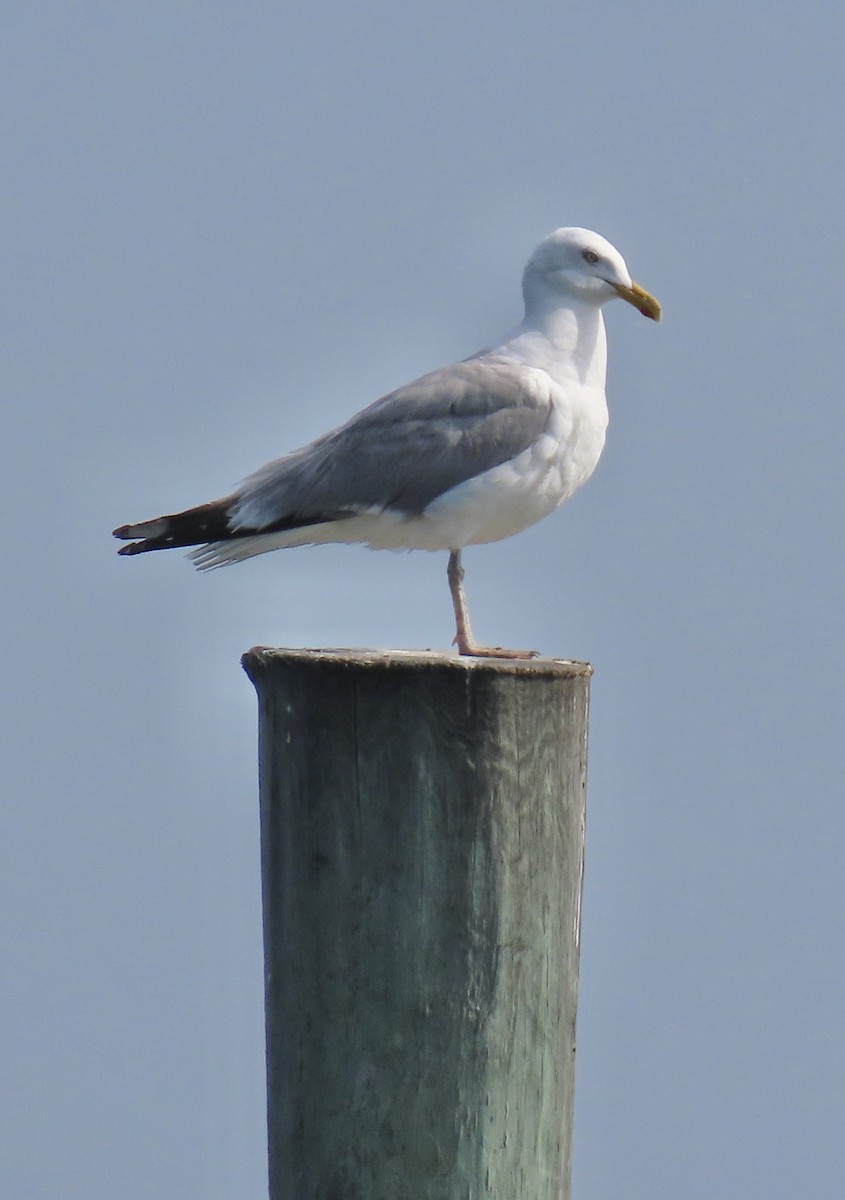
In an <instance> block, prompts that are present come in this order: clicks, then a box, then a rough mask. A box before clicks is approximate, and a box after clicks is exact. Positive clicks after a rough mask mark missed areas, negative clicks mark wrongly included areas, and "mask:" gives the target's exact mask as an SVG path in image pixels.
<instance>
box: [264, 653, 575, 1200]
mask: <svg viewBox="0 0 845 1200" xmlns="http://www.w3.org/2000/svg"><path fill="white" fill-rule="evenodd" d="M243 661H244V667H245V669H246V671H247V674H248V675H249V677H250V679H251V680H252V682H253V683H254V684H255V686H256V689H257V691H258V696H259V710H260V734H259V741H260V803H261V864H262V879H263V898H264V945H265V988H266V991H265V995H266V1024H267V1078H268V1128H269V1159H270V1197H271V1200H481V1198H482V1197H495V1198H496V1200H568V1197H569V1194H570V1193H569V1176H570V1149H571V1136H572V1101H573V1079H574V1051H575V1008H576V999H577V987H578V945H579V920H580V904H581V887H582V877H583V854H584V816H585V779H586V745H587V709H588V697H589V677H590V673H591V671H590V668H589V667H588V666H587V665H586V664H583V663H570V662H559V661H552V660H536V659H535V660H533V661H529V662H509V661H506V660H496V659H472V658H458V657H453V656H446V655H441V654H434V653H402V652H385V653H381V652H370V651H345V650H343V651H317V650H315V651H309V650H271V649H261V648H257V649H254V650H251V651H249V653H248V654H246V655H245V656H244V660H243Z"/></svg>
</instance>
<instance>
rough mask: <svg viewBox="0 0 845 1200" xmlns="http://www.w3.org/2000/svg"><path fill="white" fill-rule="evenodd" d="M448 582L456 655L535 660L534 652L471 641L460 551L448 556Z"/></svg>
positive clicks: (535, 652)
mask: <svg viewBox="0 0 845 1200" xmlns="http://www.w3.org/2000/svg"><path fill="white" fill-rule="evenodd" d="M446 576H447V578H448V580H449V591H450V592H451V594H452V607H453V608H454V610H455V625H456V628H457V632H456V634H455V638H454V641H453V642H452V645H453V646H457V647H458V654H466V655H467V656H469V657H471V658H536V657H537V651H536V650H505V649H504V648H503V647H502V646H479V645H478V644H477V643H476V642H475V641H473V637H472V630H471V629H470V626H469V611H468V609H467V602H466V596H465V595H464V589H463V582H464V569H463V567H462V566H461V552H460V550H453V551H452V553H451V554H450V555H449V566H448V568H447V571H446Z"/></svg>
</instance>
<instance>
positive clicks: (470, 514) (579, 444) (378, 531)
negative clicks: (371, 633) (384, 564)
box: [352, 404, 607, 550]
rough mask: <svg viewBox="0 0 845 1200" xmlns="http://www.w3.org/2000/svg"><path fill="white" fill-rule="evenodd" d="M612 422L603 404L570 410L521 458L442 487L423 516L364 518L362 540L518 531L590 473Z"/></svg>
mask: <svg viewBox="0 0 845 1200" xmlns="http://www.w3.org/2000/svg"><path fill="white" fill-rule="evenodd" d="M564 424H565V426H566V428H562V426H563V425H564ZM606 428H607V409H606V408H605V407H604V405H603V404H602V405H601V407H600V409H599V410H598V412H589V413H585V414H583V416H582V417H580V418H579V419H573V418H572V416H571V414H567V416H566V419H565V422H564V419H563V418H561V419H560V420H559V421H557V422H550V426H549V429H548V431H547V432H546V433H544V434H543V436H542V437H541V438H540V439H539V440H538V441H537V442H535V443H534V444H533V445H532V446H530V447H529V448H528V449H527V450H525V451H523V453H522V454H520V455H518V457H517V458H514V459H511V461H510V462H506V463H502V464H501V465H500V466H498V467H494V468H493V469H492V470H490V471H485V472H484V473H483V474H482V475H476V476H475V477H474V478H473V479H468V480H467V481H466V483H461V484H458V486H457V487H454V488H451V489H450V490H449V491H448V492H444V494H443V495H442V496H438V497H437V499H435V500H432V502H431V503H430V504H429V505H428V507H427V508H426V509H425V510H424V511H423V513H422V514H421V515H420V516H419V517H414V518H407V517H406V518H402V517H399V516H398V515H396V517H395V518H394V519H393V520H389V519H386V518H388V516H389V514H387V513H381V514H379V515H378V516H377V517H376V516H375V514H374V515H373V516H372V517H370V516H369V514H368V515H367V517H362V518H360V520H362V521H372V522H373V525H372V526H371V528H370V530H369V531H368V536H366V537H364V538H361V540H362V541H366V542H367V544H368V545H370V546H372V547H373V548H379V549H388V548H391V547H393V548H396V549H399V548H402V547H405V548H408V549H414V550H452V549H458V548H460V547H461V546H470V545H473V544H476V543H479V542H497V541H499V540H500V539H502V538H506V537H511V536H512V535H513V534H515V533H520V532H521V531H522V530H523V529H527V528H528V527H529V526H530V525H534V524H535V523H536V522H537V521H540V520H542V518H543V517H546V516H548V515H549V513H551V512H554V510H555V509H556V508H558V507H559V506H560V505H561V504H563V502H564V501H565V500H568V499H569V497H570V496H571V495H572V493H573V492H574V491H576V489H577V488H579V487H580V486H581V484H582V483H585V482H586V480H587V479H589V477H590V476H591V475H592V473H593V471H594V470H595V467H596V464H597V463H598V461H599V458H600V456H601V452H602V449H603V447H604V440H605V432H606ZM358 520H359V519H355V518H353V521H352V523H353V524H356V525H357V524H358Z"/></svg>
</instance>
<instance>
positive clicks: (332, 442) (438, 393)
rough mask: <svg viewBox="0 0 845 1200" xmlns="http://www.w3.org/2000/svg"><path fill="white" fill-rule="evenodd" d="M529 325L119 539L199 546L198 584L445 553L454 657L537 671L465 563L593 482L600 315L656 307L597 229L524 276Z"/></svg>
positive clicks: (574, 238) (576, 234)
mask: <svg viewBox="0 0 845 1200" xmlns="http://www.w3.org/2000/svg"><path fill="white" fill-rule="evenodd" d="M522 294H523V299H524V301H525V316H524V317H523V320H522V322H521V323H520V324H519V325H518V326H517V327H516V329H514V330H513V331H512V332H511V333H509V334H508V335H507V336H506V337H505V338H504V339H503V340H501V341H499V342H496V343H495V344H494V345H492V346H490V347H488V348H486V349H483V350H480V351H479V352H478V353H477V354H473V355H472V356H471V357H470V358H467V359H464V360H463V361H462V362H459V363H456V364H454V365H453V366H449V367H442V368H440V369H439V370H436V371H431V372H430V373H429V374H427V375H423V376H422V377H421V378H420V379H417V380H415V381H414V382H413V383H408V384H406V385H405V386H404V387H400V388H397V389H396V391H394V392H390V393H389V394H388V395H386V396H382V398H381V399H380V400H376V401H375V403H373V404H370V405H369V406H368V407H367V408H365V409H363V410H362V411H361V412H359V413H357V414H356V415H355V416H354V417H352V418H351V419H350V420H349V421H347V422H346V424H345V425H340V426H338V428H336V429H333V430H332V431H331V432H330V433H327V434H325V435H324V436H323V437H320V438H317V440H316V441H313V442H311V443H310V444H309V445H307V446H303V447H302V448H301V449H300V450H293V451H292V452H291V453H289V454H286V455H284V456H283V457H282V458H277V459H275V460H274V461H273V462H270V463H267V465H266V466H263V467H261V468H260V469H259V470H257V471H255V472H254V474H252V475H249V476H248V477H247V478H246V479H245V480H244V482H243V483H242V484H241V485H240V486H239V487H238V488H237V489H236V490H235V491H234V492H232V493H231V494H230V495H228V496H224V497H223V498H222V499H220V500H212V501H211V502H210V503H207V504H200V505H199V506H198V507H196V508H189V509H186V510H185V511H184V512H178V513H171V514H169V515H167V516H162V517H156V518H155V519H154V520H151V521H141V522H138V523H136V524H133V525H121V526H120V527H119V528H118V529H115V530H114V536H115V537H117V538H120V539H122V540H124V541H127V542H128V543H129V544H127V545H125V546H122V547H121V548H120V550H119V553H120V554H129V555H131V554H146V553H147V552H148V551H151V550H170V549H173V548H175V547H184V546H195V547H197V548H196V549H195V550H193V551H192V553H191V554H190V555H189V557H190V558H191V559H192V560H193V562H194V565H195V566H196V567H197V568H198V569H199V570H201V571H206V570H209V569H213V568H215V567H222V566H226V565H227V564H229V563H235V562H240V561H241V560H242V559H245V558H252V557H253V556H254V555H256V554H265V553H267V551H269V550H279V549H284V548H285V547H288V546H303V545H316V544H322V543H326V542H360V543H363V544H364V545H367V546H370V547H371V548H372V549H393V550H399V549H407V550H443V551H448V552H449V563H448V570H447V577H448V581H449V590H450V593H451V596H452V606H453V609H454V613H455V625H456V634H455V638H454V642H453V645H455V646H456V647H457V650H458V653H459V654H462V655H472V656H492V657H495V658H515V659H516V658H531V657H533V656H534V651H529V650H508V649H505V648H503V647H501V646H480V645H478V644H477V643H476V642H475V640H474V638H473V635H472V630H471V628H470V623H469V612H468V609H467V602H466V596H465V593H464V587H463V581H464V569H463V565H462V563H461V551H462V550H463V548H464V546H471V545H476V544H478V543H482V542H496V541H499V540H500V539H502V538H506V537H511V536H512V535H513V534H515V533H519V532H521V531H522V530H523V529H527V528H528V526H529V525H533V524H534V523H535V522H536V521H539V520H541V519H542V518H543V517H545V516H548V515H549V513H551V512H553V511H554V510H555V509H556V508H558V507H559V506H560V505H561V504H562V503H563V502H564V500H568V499H569V497H570V496H571V495H572V494H573V492H574V491H575V490H576V489H577V488H579V487H580V486H581V484H582V483H585V482H586V480H587V479H589V477H590V476H591V475H592V473H593V471H594V470H595V467H596V464H597V463H598V460H599V457H600V455H601V452H602V449H603V447H604V441H605V433H606V430H607V420H608V415H607V401H606V398H605V377H606V365H607V339H606V335H605V326H604V318H603V316H602V308H603V306H604V305H605V304H606V303H607V301H608V300H613V299H615V298H617V297H621V298H622V299H623V300H627V301H628V303H629V304H632V305H633V306H634V307H635V308H636V309H638V310H639V311H640V312H641V313H642V314H643V316H646V317H650V318H651V320H653V321H659V320H660V314H661V309H660V304H659V303H658V301H657V300H656V299H655V298H654V297H653V296H652V295H650V294H649V293H648V292H647V291H645V289H644V288H641V287H640V286H639V284H637V283H634V281H633V280H632V279H631V276H630V274H629V271H628V268H627V266H626V265H625V260H624V259H623V257H622V255H621V254H620V253H619V251H618V250H617V249H616V248H615V247H614V246H612V245H611V244H610V242H608V241H607V240H606V239H605V238H603V237H601V236H600V234H597V233H593V232H592V231H591V230H589V229H580V228H565V229H557V230H555V232H554V233H551V234H549V236H548V237H546V238H544V239H543V241H542V242H540V244H539V246H537V248H536V250H535V251H534V253H533V254H532V255H531V257H530V258H529V260H528V263H527V265H526V267H525V271H524V273H523V277H522Z"/></svg>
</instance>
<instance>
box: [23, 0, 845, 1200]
mask: <svg viewBox="0 0 845 1200" xmlns="http://www.w3.org/2000/svg"><path fill="white" fill-rule="evenodd" d="M0 33H2V36H0V110H2V112H3V113H4V118H3V125H2V159H3V163H4V172H3V174H4V183H3V187H2V189H0V216H2V228H3V236H2V239H1V240H0V254H2V260H3V261H2V278H3V281H4V286H3V288H2V299H0V303H2V315H1V318H0V331H2V332H1V333H0V336H2V339H3V342H4V345H3V362H4V370H3V377H4V382H3V388H4V393H5V394H4V399H3V435H2V438H1V439H0V458H2V471H0V488H2V496H1V497H0V498H1V499H2V512H3V513H4V515H5V521H4V545H3V571H2V579H3V585H2V591H1V592H0V608H2V614H1V615H2V621H0V638H2V646H0V653H2V660H0V661H2V677H3V693H2V694H3V709H4V717H3V721H2V728H0V739H2V742H0V745H2V781H3V793H4V797H5V803H4V806H3V829H2V837H0V911H2V913H3V919H2V924H1V925H0V962H2V964H3V966H2V972H0V977H2V982H0V1006H1V1007H0V1058H2V1061H3V1063H4V1067H3V1074H4V1079H5V1086H4V1087H3V1089H2V1095H0V1125H2V1127H3V1128H4V1130H5V1133H4V1137H3V1141H4V1143H5V1147H4V1151H3V1155H2V1160H0V1191H2V1193H3V1194H4V1195H9V1196H15V1197H21V1198H22V1200H23V1198H25V1200H53V1198H54V1197H58V1196H61V1197H62V1198H63V1200H114V1197H116V1196H119V1197H120V1200H150V1197H155V1198H156V1200H170V1198H173V1200H177V1198H178V1200H190V1198H191V1197H202V1198H203V1200H230V1198H231V1197H238V1200H262V1198H263V1197H266V1182H265V1144H264V1091H263V1013H262V967H261V932H260V895H259V863H258V805H257V794H256V750H255V726H256V714H255V699H254V695H253V693H252V689H251V687H250V685H249V684H248V682H247V680H246V678H245V677H244V676H243V674H242V673H241V669H240V667H239V662H238V659H239V655H240V653H241V652H242V651H243V650H245V649H246V648H248V647H249V646H251V645H253V644H256V643H265V644H274V645H284V646H323V645H340V646H350V645H360V646H381V647H392V646H399V647H426V646H441V647H446V646H447V645H448V642H449V639H450V637H451V636H452V624H451V611H450V606H449V598H448V592H447V589H446V583H445V556H444V555H427V554H422V553H420V554H414V555H394V554H372V553H370V552H368V551H366V550H363V549H360V548H349V547H328V548H321V549H317V550H297V551H290V552H287V553H285V554H279V555H275V556H269V557H267V558H265V559H263V560H257V561H255V562H253V563H248V564H245V565H244V566H240V567H237V568H234V569H232V570H231V571H221V572H217V573H215V574H214V575H212V576H210V577H200V576H198V575H196V574H195V573H194V572H193V571H192V569H191V568H190V567H189V565H188V564H186V563H185V562H184V561H183V560H182V559H181V558H180V556H179V555H178V554H174V555H154V556H151V557H149V558H146V559H138V560H130V561H126V560H119V559H118V558H117V557H116V556H115V554H114V550H115V548H116V547H115V546H114V545H113V544H112V541H111V538H110V536H109V534H110V530H111V528H112V527H113V526H114V525H116V524H118V523H120V522H123V521H129V520H136V519H142V518H146V517H149V516H153V515H156V514H158V513H159V512H161V511H169V510H172V509H175V508H180V507H184V506H187V505H189V504H193V503H196V502H199V501H203V500H206V499H209V498H211V497H213V496H216V495H219V494H222V493H223V492H225V491H226V490H227V489H228V488H229V487H230V486H231V485H232V484H233V483H235V482H236V481H237V480H238V479H239V478H241V477H242V476H243V475H244V474H246V473H247V472H248V471H250V470H251V469H253V468H254V467H256V466H258V465H260V464H261V463H262V462H264V461H265V460H266V459H268V458H271V457H275V456H276V455H278V454H279V453H281V452H283V451H285V450H287V449H291V448H293V447H295V446H297V445H299V444H301V443H302V442H303V441H305V440H308V439H310V438H311V437H313V436H315V435H317V434H319V433H321V432H323V431H324V430H325V429H326V428H328V427H329V426H331V425H333V424H336V423H337V422H339V421H341V420H343V419H344V418H345V417H347V416H348V415H350V414H351V413H352V412H353V411H355V410H356V409H358V408H360V407H362V406H363V405H364V404H365V403H367V402H369V401H370V400H372V399H374V398H375V397H376V396H378V395H380V394H381V393H383V392H385V391H387V390H389V389H390V388H392V387H394V386H396V385H398V384H400V383H403V382H405V381H406V380H408V379H411V378H413V377H414V376H415V375H417V374H420V373H421V372H423V371H425V370H427V369H429V368H433V367H436V366H439V365H441V364H443V363H446V362H449V361H451V360H454V359H455V358H458V357H461V356H464V355H466V354H468V353H471V352H472V351H473V350H475V349H477V348H478V347H479V346H480V345H481V344H483V343H485V342H486V341H488V340H489V339H490V338H492V337H494V336H496V335H497V334H499V333H501V332H503V331H504V330H506V329H507V328H509V327H510V326H511V325H513V324H514V323H515V321H516V320H517V319H518V318H519V316H520V312H521V310H520V303H519V278H520V273H521V270H522V266H523V264H524V261H525V259H526V257H527V255H528V253H529V252H530V250H531V249H532V247H533V246H534V244H535V243H536V242H537V241H538V240H539V239H540V238H541V237H542V236H543V235H545V234H546V233H548V232H549V231H550V230H551V229H553V228H555V227H556V226H558V225H562V224H583V225H587V226H590V227H593V228H595V229H597V230H599V231H600V232H601V233H603V234H605V235H606V236H607V237H609V238H610V239H611V240H612V241H613V242H615V243H616V244H617V245H618V246H619V248H620V249H621V250H622V252H623V254H625V256H626V257H627V259H628V263H629V266H630V267H631V270H632V273H633V275H634V277H635V278H636V279H638V280H639V281H640V282H641V283H642V284H643V285H644V286H646V287H648V288H649V289H650V290H653V291H654V292H655V294H656V295H658V296H659V298H660V299H661V300H662V301H663V303H664V306H665V320H664V323H663V324H662V325H660V326H654V325H652V324H651V323H649V322H646V321H643V320H642V319H641V318H640V317H639V316H638V315H637V314H636V313H635V312H634V311H633V310H631V309H630V308H629V307H627V306H624V305H621V304H617V305H613V306H611V307H610V308H609V310H608V313H607V315H608V325H609V337H610V378H609V397H610V404H611V429H610V438H609V443H608V448H607V451H606V454H605V457H604V459H603V460H602V463H601V464H600V466H599V469H598V471H597V473H596V476H595V478H594V479H593V480H592V481H591V482H590V484H589V485H588V486H587V488H586V489H584V490H583V491H582V492H581V493H579V494H578V496H577V497H575V499H574V500H573V501H572V502H571V503H570V504H568V505H567V506H566V507H565V508H564V509H563V510H561V511H560V512H559V513H557V514H555V515H554V516H553V517H551V518H549V519H548V520H547V521H545V522H543V523H542V524H540V525H538V526H535V527H534V528H533V529H531V530H530V531H528V532H527V533H525V534H523V535H521V536H520V537H519V538H516V539H513V540H510V541H507V542H503V543H499V544H498V545H494V546H489V547H479V548H476V549H470V550H469V551H468V552H467V554H466V556H465V559H466V566H467V570H468V587H469V596H470V602H471V609H472V614H473V618H474V624H475V628H476V632H477V634H478V636H479V637H480V638H481V639H482V640H483V639H487V640H491V641H494V642H497V643H502V644H516V645H533V646H535V647H537V648H538V649H539V650H541V651H542V652H543V653H546V654H552V655H559V656H564V657H575V658H584V659H588V660H590V661H591V662H592V663H594V665H595V667H596V675H595V679H594V690H593V713H592V727H591V777H590V791H589V828H588V861H587V885H586V897H585V907H584V927H583V959H582V987H581V1006H580V1012H579V1043H578V1082H577V1097H576V1130H575V1177H574V1193H573V1194H574V1197H575V1200H616V1198H617V1197H623V1196H624V1197H625V1200H654V1197H656V1196H658V1197H664V1196H665V1197H683V1198H684V1200H712V1197H714V1196H726V1197H734V1196H737V1197H739V1196H741V1197H742V1198H743V1200H757V1198H760V1200H764V1198H765V1200H794V1198H795V1197H796V1196H819V1197H822V1196H825V1197H826V1196H834V1195H840V1194H842V1193H843V1190H845V1151H844V1150H843V1139H842V1132H841V1124H842V1110H843V1101H844V1100H845V1083H843V1080H845V1040H843V1035H842V1014H843V1011H845V962H843V945H845V910H843V888H842V866H841V863H842V842H843V835H845V818H843V809H842V800H843V786H842V779H843V766H845V762H843V759H845V753H843V740H844V739H843V701H842V680H843V670H844V669H845V662H844V661H843V657H844V656H843V639H842V608H843V604H842V602H843V590H844V589H843V584H844V583H845V578H843V575H844V574H845V573H844V572H843V558H842V536H841V525H842V493H843V483H842V467H841V458H842V446H843V434H845V419H843V403H842V400H843V397H842V384H841V373H842V345H843V339H842V335H841V332H840V328H841V310H842V300H841V288H842V277H843V267H844V266H845V232H844V231H843V222H842V216H841V207H842V195H843V190H845V188H844V187H843V185H845V172H843V162H842V136H841V120H842V77H841V49H842V44H843V36H845V11H843V10H842V9H840V8H838V7H837V6H835V5H832V4H818V3H809V4H802V5H793V4H777V5H770V4H763V3H760V2H750V3H747V4H743V5H739V6H737V5H736V3H735V2H731V3H727V2H714V3H710V4H707V5H703V6H688V7H685V8H682V7H680V6H678V5H677V4H670V3H646V4H644V5H633V6H632V5H630V4H628V3H621V2H619V3H615V2H608V0H594V2H593V3H591V4H566V3H560V2H557V3H545V2H541V0H524V2H523V3H522V4H520V5H518V6H516V5H510V4H508V5H505V4H501V3H496V2H494V3H487V4H481V3H478V2H476V0H470V2H467V3H462V4H460V5H457V6H456V5H455V4H454V3H453V2H450V3H446V2H445V0H433V2H431V3H429V4H427V5H426V6H424V7H422V8H409V7H407V6H403V5H398V4H388V3H385V2H381V3H378V2H377V3H373V2H372V0H364V2H363V3H362V4H361V5H357V6H354V7H353V6H349V5H341V4H338V3H332V4H321V3H319V2H318V3H311V4H308V5H304V4H293V5H285V6H283V5H279V4H270V3H259V2H256V0H242V2H241V3H240V4H238V5H233V4H232V5H227V4H222V3H214V2H212V3H205V4H200V3H189V2H187V0H168V2H167V3H166V4H165V3H163V2H161V0H152V2H151V3H145V4H143V5H140V4H134V5H115V4H108V3H104V2H103V3H95V2H92V0H86V2H85V3H62V4H58V3H45V2H42V0H30V2H29V3H27V4H26V5H19V6H17V7H16V8H15V9H14V10H11V9H10V10H9V11H8V12H7V13H6V15H5V16H4V17H3V19H2V26H1V27H0Z"/></svg>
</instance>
